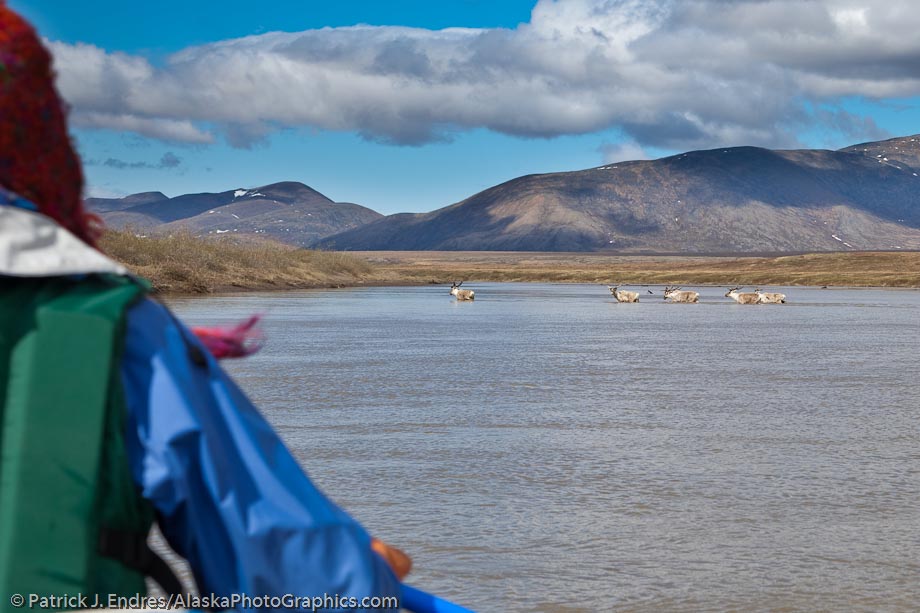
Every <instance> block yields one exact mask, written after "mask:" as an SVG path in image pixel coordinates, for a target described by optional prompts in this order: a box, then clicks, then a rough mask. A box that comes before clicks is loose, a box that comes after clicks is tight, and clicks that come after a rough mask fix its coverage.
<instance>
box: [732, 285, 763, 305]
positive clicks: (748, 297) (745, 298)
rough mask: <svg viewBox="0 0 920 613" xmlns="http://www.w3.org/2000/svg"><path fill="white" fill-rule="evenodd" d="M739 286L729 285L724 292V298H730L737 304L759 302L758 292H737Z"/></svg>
mask: <svg viewBox="0 0 920 613" xmlns="http://www.w3.org/2000/svg"><path fill="white" fill-rule="evenodd" d="M740 289H742V288H740V287H730V288H728V291H727V292H725V297H726V298H731V299H732V300H734V301H735V302H737V303H738V304H760V294H758V293H756V292H744V293H739V292H738V290H740Z"/></svg>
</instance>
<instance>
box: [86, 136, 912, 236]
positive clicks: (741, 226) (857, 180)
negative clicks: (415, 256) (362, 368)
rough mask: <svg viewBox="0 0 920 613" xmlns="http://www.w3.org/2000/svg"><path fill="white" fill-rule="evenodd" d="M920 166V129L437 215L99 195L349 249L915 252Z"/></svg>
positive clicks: (689, 163) (300, 199) (262, 195)
mask: <svg viewBox="0 0 920 613" xmlns="http://www.w3.org/2000/svg"><path fill="white" fill-rule="evenodd" d="M918 175H920V135H916V136H907V137H903V138H895V139H891V140H886V141H881V142H871V143H862V144H859V145H853V146H851V147H846V148H845V149H840V150H838V151H828V150H792V151H773V150H769V149H760V148H756V147H732V148H725V149H713V150H710V151H691V152H688V153H682V154H679V155H675V156H671V157H667V158H662V159H658V160H648V161H633V162H619V163H616V164H607V165H604V166H599V167H597V168H592V169H589V170H581V171H575V172H562V173H550V174H542V175H528V176H524V177H519V178H517V179H513V180H511V181H508V182H506V183H502V184H501V185H497V186H495V187H492V188H489V189H487V190H485V191H483V192H480V193H478V194H476V195H474V196H471V197H469V198H467V199H466V200H463V201H461V202H458V203H456V204H453V205H451V206H448V207H445V208H441V209H438V210H435V211H432V212H430V213H418V214H412V213H401V214H397V215H390V216H387V217H383V216H381V215H380V214H378V213H376V212H374V211H371V210H370V209H366V208H364V207H360V206H358V205H355V204H341V203H339V204H337V203H334V202H332V201H331V200H329V199H328V198H326V197H325V196H323V195H322V194H320V193H318V192H316V191H314V190H312V189H310V188H309V187H307V186H305V185H302V184H300V183H277V184H274V185H269V186H265V187H260V188H257V189H254V190H242V189H241V190H235V191H230V192H223V193H221V194H195V195H187V196H179V197H177V198H171V199H168V198H166V197H165V196H163V194H160V193H158V192H153V193H145V194H135V195H133V196H128V197H127V198H123V199H119V200H102V199H90V206H91V207H93V208H94V209H95V210H97V211H99V212H101V213H102V215H103V217H104V219H105V220H106V222H107V223H109V224H110V225H114V226H120V225H124V224H126V223H130V224H133V225H135V226H137V227H149V228H160V227H163V228H174V227H177V226H179V225H186V226H188V227H190V228H192V229H193V230H194V231H196V232H201V233H222V232H229V231H234V232H250V233H252V232H255V233H259V234H266V235H269V236H272V237H274V238H278V239H280V240H283V241H285V242H288V243H292V244H297V245H304V246H307V245H314V246H320V247H323V248H334V249H345V250H471V251H478V250H496V251H615V252H622V253H688V254H692V253H778V252H808V251H845V250H898V249H903V250H917V249H920V176H918ZM407 188H411V186H407ZM305 218H306V219H305Z"/></svg>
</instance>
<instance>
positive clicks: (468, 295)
mask: <svg viewBox="0 0 920 613" xmlns="http://www.w3.org/2000/svg"><path fill="white" fill-rule="evenodd" d="M461 285H463V281H461V282H460V283H457V282H456V281H455V282H453V283H452V284H451V286H450V295H451V296H456V297H457V300H474V299H475V298H474V294H475V293H476V292H474V291H473V290H471V289H460V286H461Z"/></svg>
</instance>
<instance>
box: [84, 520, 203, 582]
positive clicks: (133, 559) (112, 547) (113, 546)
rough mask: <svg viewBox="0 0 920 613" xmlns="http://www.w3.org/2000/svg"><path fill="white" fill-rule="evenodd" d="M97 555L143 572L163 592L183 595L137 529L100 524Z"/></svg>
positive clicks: (169, 569) (173, 577) (171, 574)
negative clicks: (116, 527) (133, 530)
mask: <svg viewBox="0 0 920 613" xmlns="http://www.w3.org/2000/svg"><path fill="white" fill-rule="evenodd" d="M98 551H99V553H100V554H101V555H103V556H105V557H107V558H112V559H113V560H118V561H119V562H121V563H122V564H124V565H125V566H127V567H128V568H131V569H133V570H136V571H138V572H139V573H143V574H144V575H145V576H147V577H150V578H151V579H153V580H154V581H156V582H157V583H158V584H159V586H160V587H161V588H162V589H163V591H164V592H165V593H166V594H176V595H178V594H184V593H185V588H183V587H182V582H181V581H179V578H178V577H176V574H175V573H174V572H173V571H172V569H171V568H170V567H169V564H167V563H166V562H164V561H163V558H161V557H160V556H158V555H157V554H156V552H154V551H153V550H152V549H150V546H149V545H148V544H147V535H146V534H145V533H140V532H131V531H127V530H117V529H115V528H106V527H104V526H103V527H101V528H100V529H99V547H98Z"/></svg>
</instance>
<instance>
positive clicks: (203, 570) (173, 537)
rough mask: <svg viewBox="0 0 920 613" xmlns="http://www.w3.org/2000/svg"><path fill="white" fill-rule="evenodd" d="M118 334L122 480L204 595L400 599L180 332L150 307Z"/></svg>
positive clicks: (364, 537)
mask: <svg viewBox="0 0 920 613" xmlns="http://www.w3.org/2000/svg"><path fill="white" fill-rule="evenodd" d="M127 327H128V329H127V334H126V338H127V341H126V350H125V355H124V358H123V363H122V376H123V379H124V386H125V393H126V397H127V403H128V424H127V434H126V445H127V451H128V456H129V460H130V463H131V471H132V474H133V477H134V480H135V482H136V483H137V484H138V485H139V487H140V488H141V489H142V494H143V496H144V497H145V498H147V499H148V500H150V501H151V502H152V503H153V505H154V507H155V508H156V510H157V511H158V513H159V516H160V524H161V529H162V531H163V533H164V535H165V536H166V539H167V540H168V541H169V543H170V545H171V546H172V547H173V548H174V549H175V550H176V552H177V553H179V554H180V555H182V556H183V557H185V558H186V559H187V560H188V561H189V563H190V565H191V567H192V569H193V571H194V573H195V578H196V580H197V582H198V586H199V589H200V591H201V593H202V595H207V594H211V593H214V594H216V595H219V596H229V595H231V594H247V595H250V596H257V595H258V596H261V595H266V594H268V595H283V594H294V595H302V596H323V595H324V594H328V595H330V596H332V595H335V594H338V595H339V596H347V597H356V598H358V599H359V600H360V599H361V598H362V597H364V596H399V594H400V586H399V583H398V581H397V579H396V577H395V576H394V575H393V573H392V571H391V570H390V568H389V566H388V565H387V564H386V562H384V561H383V559H382V558H380V557H379V556H378V555H376V554H375V553H373V552H372V551H371V549H370V536H369V535H368V534H367V533H366V532H365V530H364V529H363V528H362V527H361V526H360V525H359V524H358V523H357V522H356V521H355V520H353V519H352V518H351V517H349V516H348V515H347V514H346V513H345V512H344V511H342V510H341V509H340V508H338V507H337V506H336V505H335V504H333V503H332V502H331V501H330V500H329V499H327V498H326V497H325V496H324V495H323V494H322V492H320V491H319V490H318V489H317V488H316V487H315V486H314V485H313V484H312V483H311V482H310V480H309V479H308V478H307V476H306V475H305V474H304V473H303V471H302V470H301V468H300V466H299V465H298V464H297V462H296V461H295V460H294V458H293V457H292V456H291V454H290V452H289V451H288V450H287V449H286V448H285V446H284V445H283V444H282V443H281V441H280V440H279V439H278V436H277V435H276V434H275V433H274V431H273V430H272V429H271V427H270V426H269V425H268V423H266V421H265V420H264V419H263V418H262V416H261V415H260V414H259V413H258V412H257V411H256V409H255V408H254V407H253V405H252V403H251V402H250V401H249V400H248V399H247V398H246V396H245V395H244V394H243V393H242V392H241V391H240V390H239V388H238V387H237V386H236V385H235V384H234V383H233V381H232V380H231V379H230V378H229V377H228V376H227V375H226V374H225V373H224V372H223V370H222V369H221V368H220V367H219V366H218V365H217V362H216V360H215V359H214V358H213V357H212V356H211V355H210V354H209V353H208V351H207V350H206V349H205V348H204V347H203V346H202V345H201V344H200V342H199V341H198V339H197V338H196V337H195V336H194V335H193V334H192V333H191V332H190V331H188V330H187V329H186V328H185V327H184V326H182V324H180V323H178V322H177V321H176V320H175V319H174V318H173V316H172V315H171V314H170V313H169V312H168V311H167V310H166V309H165V308H164V307H163V306H161V305H159V304H157V303H156V302H153V301H151V300H144V301H142V302H141V303H139V304H138V305H136V306H135V307H133V308H132V309H131V310H130V311H129V312H128V317H127Z"/></svg>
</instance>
